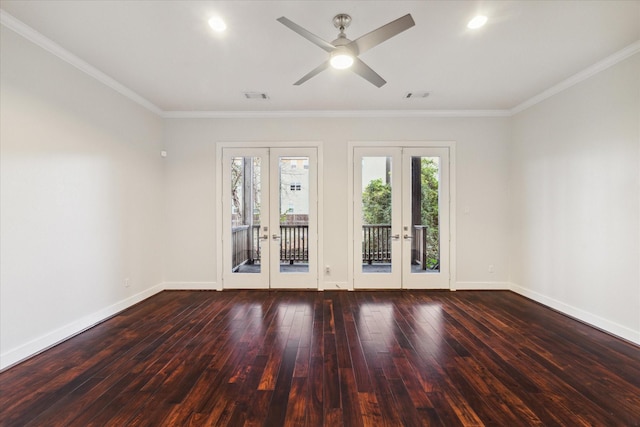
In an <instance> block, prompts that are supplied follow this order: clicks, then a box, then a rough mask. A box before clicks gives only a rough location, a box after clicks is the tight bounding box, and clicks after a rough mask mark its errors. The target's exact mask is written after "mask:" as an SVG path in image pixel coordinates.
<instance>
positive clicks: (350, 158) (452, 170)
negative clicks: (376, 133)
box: [347, 141, 457, 291]
mask: <svg viewBox="0 0 640 427" xmlns="http://www.w3.org/2000/svg"><path fill="white" fill-rule="evenodd" d="M356 147H408V148H409V147H428V148H448V149H449V174H450V175H449V236H450V245H449V268H450V278H449V290H451V291H455V290H456V288H455V286H456V280H457V279H456V276H457V274H456V271H457V264H456V259H457V257H456V175H457V174H456V142H455V141H349V142H347V164H348V165H349V169H350V171H349V173H348V174H347V189H348V191H347V218H349V221H347V236H349V237H348V241H347V263H348V268H347V286H348V289H349V290H353V289H354V287H353V284H354V263H355V260H354V255H353V253H354V252H353V250H354V249H353V248H354V238H353V236H354V231H353V215H354V206H353V204H354V197H353V188H354V179H355V177H354V171H355V167H354V161H355V158H354V149H355V148H356Z"/></svg>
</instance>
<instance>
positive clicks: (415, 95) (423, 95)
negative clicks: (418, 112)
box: [404, 92, 429, 99]
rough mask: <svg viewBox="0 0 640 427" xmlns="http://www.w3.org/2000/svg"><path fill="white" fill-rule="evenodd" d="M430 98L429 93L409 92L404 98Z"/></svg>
mask: <svg viewBox="0 0 640 427" xmlns="http://www.w3.org/2000/svg"><path fill="white" fill-rule="evenodd" d="M428 96H429V92H407V93H406V95H405V96H404V97H405V99H410V98H411V99H413V98H426V97H428Z"/></svg>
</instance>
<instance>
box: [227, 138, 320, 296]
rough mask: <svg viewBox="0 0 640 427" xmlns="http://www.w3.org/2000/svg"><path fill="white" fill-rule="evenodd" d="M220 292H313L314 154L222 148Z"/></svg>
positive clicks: (293, 150)
mask: <svg viewBox="0 0 640 427" xmlns="http://www.w3.org/2000/svg"><path fill="white" fill-rule="evenodd" d="M222 174H223V183H222V186H223V191H222V209H223V210H222V212H223V215H222V220H223V233H222V234H223V237H222V239H223V242H222V243H223V274H222V281H223V287H224V288H226V289H243V288H244V289H269V288H316V289H317V287H318V265H317V259H318V254H317V241H318V238H317V187H318V185H317V184H318V183H317V150H316V149H315V148H224V149H223V151H222Z"/></svg>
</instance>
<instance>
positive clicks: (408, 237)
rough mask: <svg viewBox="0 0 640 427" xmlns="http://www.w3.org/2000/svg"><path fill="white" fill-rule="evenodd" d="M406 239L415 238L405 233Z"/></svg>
mask: <svg viewBox="0 0 640 427" xmlns="http://www.w3.org/2000/svg"><path fill="white" fill-rule="evenodd" d="M404 238H405V240H411V239H413V236H409V235H408V234H405V235H404Z"/></svg>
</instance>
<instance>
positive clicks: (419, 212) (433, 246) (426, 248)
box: [410, 156, 440, 274]
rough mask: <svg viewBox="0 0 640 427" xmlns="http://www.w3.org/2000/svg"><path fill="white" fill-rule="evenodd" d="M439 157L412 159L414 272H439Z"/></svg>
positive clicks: (412, 269)
mask: <svg viewBox="0 0 640 427" xmlns="http://www.w3.org/2000/svg"><path fill="white" fill-rule="evenodd" d="M439 197H440V158H439V157H422V156H411V199H410V200H411V201H410V204H411V236H412V239H411V273H413V274H416V273H417V274H420V273H434V272H436V273H437V272H439V271H440V225H439V224H440V220H439V210H438V206H439Z"/></svg>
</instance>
